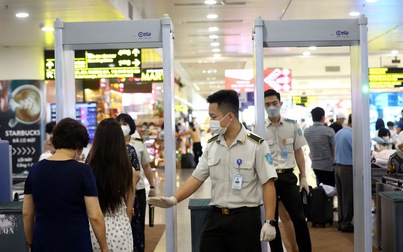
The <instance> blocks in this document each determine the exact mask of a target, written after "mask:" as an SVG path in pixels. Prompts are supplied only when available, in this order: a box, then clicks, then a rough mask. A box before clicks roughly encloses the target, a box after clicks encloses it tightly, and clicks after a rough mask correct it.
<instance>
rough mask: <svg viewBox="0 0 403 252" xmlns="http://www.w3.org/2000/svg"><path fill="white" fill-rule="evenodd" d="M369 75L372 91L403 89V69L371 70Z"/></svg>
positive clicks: (381, 68)
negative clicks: (376, 89)
mask: <svg viewBox="0 0 403 252" xmlns="http://www.w3.org/2000/svg"><path fill="white" fill-rule="evenodd" d="M368 74H369V76H368V80H369V88H370V89H375V88H396V87H403V68H397V67H396V68H386V67H376V68H369V70H368Z"/></svg>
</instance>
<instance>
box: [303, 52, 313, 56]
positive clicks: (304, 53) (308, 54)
mask: <svg viewBox="0 0 403 252" xmlns="http://www.w3.org/2000/svg"><path fill="white" fill-rule="evenodd" d="M302 55H304V56H310V55H311V52H303V53H302Z"/></svg>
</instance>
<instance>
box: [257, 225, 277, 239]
mask: <svg viewBox="0 0 403 252" xmlns="http://www.w3.org/2000/svg"><path fill="white" fill-rule="evenodd" d="M274 238H276V229H275V228H274V227H273V226H272V225H270V224H269V223H264V224H263V226H262V230H261V231H260V241H271V240H273V239H274Z"/></svg>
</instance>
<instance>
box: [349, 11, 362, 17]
mask: <svg viewBox="0 0 403 252" xmlns="http://www.w3.org/2000/svg"><path fill="white" fill-rule="evenodd" d="M348 15H350V16H351V17H357V16H359V15H360V13H359V12H358V11H352V12H350V13H348Z"/></svg>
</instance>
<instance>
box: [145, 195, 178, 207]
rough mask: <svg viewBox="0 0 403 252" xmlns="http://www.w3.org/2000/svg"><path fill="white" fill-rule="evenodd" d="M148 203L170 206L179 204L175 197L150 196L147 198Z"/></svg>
mask: <svg viewBox="0 0 403 252" xmlns="http://www.w3.org/2000/svg"><path fill="white" fill-rule="evenodd" d="M147 203H148V204H149V205H152V206H157V207H162V208H169V207H173V206H175V205H176V204H178V200H177V199H176V198H175V197H174V196H171V197H150V198H148V199H147Z"/></svg>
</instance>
